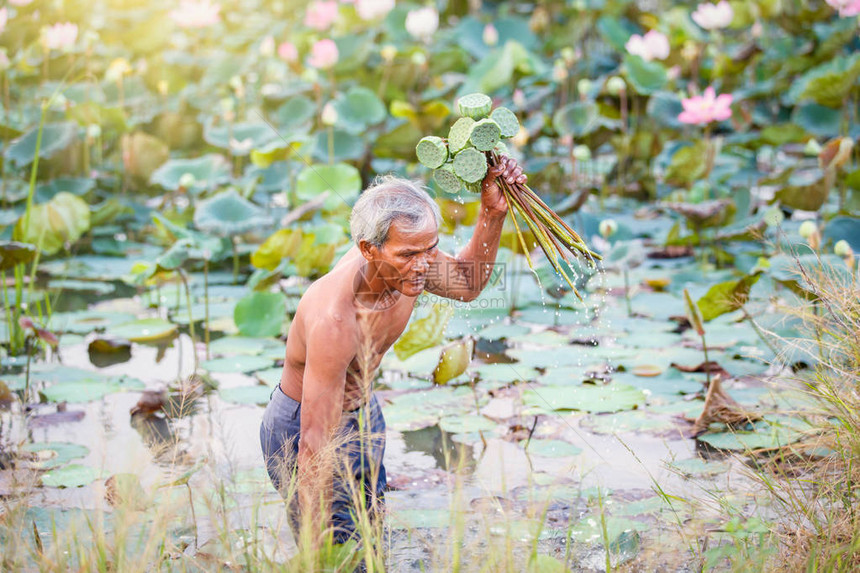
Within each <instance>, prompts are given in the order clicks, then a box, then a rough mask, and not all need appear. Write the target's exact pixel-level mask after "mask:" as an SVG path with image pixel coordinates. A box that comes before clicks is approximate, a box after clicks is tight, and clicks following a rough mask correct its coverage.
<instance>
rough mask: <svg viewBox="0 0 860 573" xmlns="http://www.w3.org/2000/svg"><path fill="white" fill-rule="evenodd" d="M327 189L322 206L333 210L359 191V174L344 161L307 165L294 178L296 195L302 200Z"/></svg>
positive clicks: (352, 199) (353, 198)
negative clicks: (296, 177) (332, 163)
mask: <svg viewBox="0 0 860 573" xmlns="http://www.w3.org/2000/svg"><path fill="white" fill-rule="evenodd" d="M326 191H328V193H329V194H328V197H327V198H326V200H325V204H324V205H323V208H324V209H326V210H333V209H336V208H338V207H341V206H344V205H349V204H351V203H352V202H353V201H354V200H355V199H356V198H357V197H358V194H359V192H360V191H361V174H360V173H359V172H358V169H356V168H355V167H353V166H352V165H347V164H346V163H337V164H335V165H309V166H307V167H306V168H304V169H303V170H302V171H301V173H299V176H298V179H297V180H296V196H298V198H299V199H301V200H303V201H310V200H311V199H315V198H316V197H318V196H319V195H321V194H322V193H324V192H326Z"/></svg>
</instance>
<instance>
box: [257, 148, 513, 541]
mask: <svg viewBox="0 0 860 573" xmlns="http://www.w3.org/2000/svg"><path fill="white" fill-rule="evenodd" d="M497 177H502V178H503V179H504V180H505V181H507V182H509V183H514V182H519V183H524V182H525V181H526V177H525V175H523V173H522V168H520V167H519V166H518V165H517V164H516V162H515V161H514V160H512V159H509V158H506V157H503V158H502V161H501V163H500V164H499V165H498V166H496V167H494V168H491V169H490V171H489V172H488V174H487V176H486V177H485V178H484V181H483V183H482V192H481V212H480V214H479V216H478V221H477V224H476V225H475V233H474V235H473V236H472V239H471V240H470V241H469V244H468V245H466V247H465V248H464V249H463V250H462V252H460V254H459V255H457V256H456V257H454V256H451V255H449V254H446V253H444V252H442V251H441V250H440V249H438V247H437V245H438V243H439V237H438V227H439V222H440V214H439V207H438V206H437V205H436V203H435V202H434V201H433V199H432V198H431V197H430V196H429V195H428V194H427V192H426V191H424V190H423V189H422V188H420V187H419V186H416V185H415V184H414V183H413V182H411V181H408V180H404V179H399V178H396V177H391V176H388V177H382V178H380V179H378V180H377V181H376V182H375V184H374V185H373V186H372V187H370V188H368V189H367V190H365V191H364V193H362V195H361V197H360V198H359V199H358V201H357V202H356V204H355V207H354V208H353V210H352V216H351V217H350V229H351V232H352V238H353V241H354V242H355V246H353V247H352V248H351V249H350V250H349V251H348V252H347V253H346V254H345V255H344V256H343V257H342V258H341V260H340V261H338V263H337V264H336V265H335V266H334V268H333V269H332V270H331V271H330V272H329V273H328V274H326V275H325V276H323V277H322V278H320V279H319V280H317V281H316V282H314V283H313V284H312V285H311V286H310V287H308V290H307V292H305V294H304V296H303V297H302V299H301V301H300V302H299V305H298V308H297V310H296V314H295V316H294V317H293V321H292V324H291V325H290V332H289V336H288V338H287V347H286V360H285V362H284V371H283V374H282V375H281V381H280V384H279V385H278V387H277V388H275V390H274V392H273V394H272V398H271V400H270V402H269V405H268V406H267V408H266V411H265V413H264V415H263V422H262V424H261V426H260V441H261V444H262V449H263V455H264V457H265V460H266V469H267V470H268V473H269V476H270V478H271V479H272V483H273V484H274V486H275V488H276V489H277V490H278V491H279V492H280V493H281V495H283V496H284V497H285V498H286V499H287V501H288V509H289V511H288V513H289V517H290V526H291V528H292V529H293V533H294V534H296V535H297V533H298V530H299V519H300V516H301V518H302V519H303V520H304V524H305V525H310V526H311V527H312V529H311V531H313V532H317V531H322V530H323V529H326V530H327V531H328V532H329V533H332V534H333V539H334V542H335V543H343V542H345V541H346V540H348V539H349V538H351V537H353V536H355V535H356V526H357V523H356V522H357V521H362V519H361V516H365V517H367V518H369V519H367V520H365V522H374V521H375V519H376V517H378V515H379V513H380V512H379V510H380V508H381V502H382V498H383V491H384V489H385V485H386V479H385V468H384V466H383V465H382V456H383V452H384V449H385V421H384V420H383V417H382V411H381V409H380V406H379V403H378V401H377V400H376V397H375V396H373V394H372V392H371V381H372V380H373V377H374V374H375V371H376V369H377V368H378V366H379V363H380V361H381V360H382V356H383V355H384V354H385V352H386V351H387V350H388V349H389V348H390V347H391V345H392V344H394V342H395V341H396V340H397V338H398V337H399V336H400V334H401V333H402V332H403V330H404V329H405V328H406V324H407V323H408V322H409V317H410V315H411V314H412V310H413V307H414V303H415V299H416V297H418V296H419V295H420V294H421V293H422V292H423V291H425V290H427V291H429V292H431V293H434V294H437V295H439V296H442V297H447V298H451V299H455V300H461V301H470V300H473V299H474V298H476V297H477V296H478V295H479V294H480V293H481V291H482V289H483V288H484V285H485V284H486V283H487V280H488V279H489V277H490V273H491V271H492V268H493V264H494V261H495V258H496V251H497V250H498V246H499V238H500V236H501V232H502V224H503V223H504V219H505V215H506V213H507V203H506V201H505V198H504V195H503V193H502V191H501V189H500V188H499V186H498V184H497V183H496V178H497ZM314 539H315V541H312V542H313V543H314V544H316V543H317V542H318V539H317V537H316V536H314ZM297 540H298V537H297Z"/></svg>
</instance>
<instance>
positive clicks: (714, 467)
mask: <svg viewBox="0 0 860 573" xmlns="http://www.w3.org/2000/svg"><path fill="white" fill-rule="evenodd" d="M667 466H668V467H669V469H672V470H676V471H679V472H681V473H682V474H683V475H685V476H695V477H702V476H715V475H720V474H724V473H726V472H728V471H729V468H730V466H729V464H727V463H725V462H720V461H707V460H703V459H702V458H689V459H686V460H675V461H673V462H671V463H669V464H667Z"/></svg>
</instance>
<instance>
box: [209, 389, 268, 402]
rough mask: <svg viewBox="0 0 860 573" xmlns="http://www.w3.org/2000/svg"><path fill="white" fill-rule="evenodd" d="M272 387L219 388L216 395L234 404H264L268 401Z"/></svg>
mask: <svg viewBox="0 0 860 573" xmlns="http://www.w3.org/2000/svg"><path fill="white" fill-rule="evenodd" d="M271 394H272V388H271V387H269V386H238V387H236V388H226V389H224V390H220V391H219V392H218V395H219V396H220V397H221V399H222V400H224V401H226V402H232V403H234V404H257V405H259V406H265V405H266V404H268V403H269V397H270V396H271Z"/></svg>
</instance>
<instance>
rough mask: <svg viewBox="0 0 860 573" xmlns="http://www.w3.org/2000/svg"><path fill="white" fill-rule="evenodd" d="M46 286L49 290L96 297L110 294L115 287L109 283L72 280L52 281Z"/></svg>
mask: <svg viewBox="0 0 860 573" xmlns="http://www.w3.org/2000/svg"><path fill="white" fill-rule="evenodd" d="M48 286H49V288H50V289H51V290H65V291H77V292H89V293H93V294H96V295H105V294H110V293H112V292H114V291H115V290H116V287H115V286H114V285H112V284H110V283H103V282H97V281H78V280H74V279H68V280H52V281H51V283H50V284H49V285H48Z"/></svg>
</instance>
